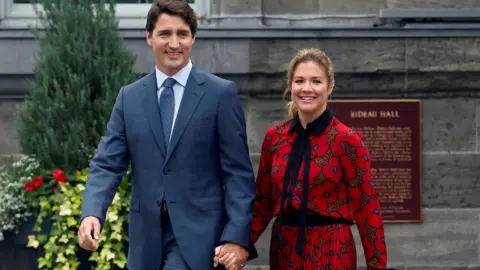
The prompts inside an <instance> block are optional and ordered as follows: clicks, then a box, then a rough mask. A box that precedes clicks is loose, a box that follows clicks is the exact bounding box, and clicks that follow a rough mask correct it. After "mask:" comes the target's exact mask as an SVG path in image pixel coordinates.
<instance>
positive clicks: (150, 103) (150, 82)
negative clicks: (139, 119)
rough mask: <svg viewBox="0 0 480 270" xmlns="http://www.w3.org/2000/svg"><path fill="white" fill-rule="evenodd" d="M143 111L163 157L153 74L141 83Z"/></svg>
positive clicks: (163, 149) (155, 78) (159, 118)
mask: <svg viewBox="0 0 480 270" xmlns="http://www.w3.org/2000/svg"><path fill="white" fill-rule="evenodd" d="M143 88H144V89H143V91H142V93H143V103H142V104H143V105H144V106H143V109H144V110H145V115H146V117H147V118H148V122H149V123H150V127H151V128H152V132H153V136H154V137H155V141H156V142H157V144H158V147H160V150H161V151H162V155H163V157H165V154H166V151H165V144H164V142H163V132H162V119H161V117H160V109H159V108H158V102H157V100H158V99H157V77H156V75H155V72H153V73H151V74H149V75H148V76H147V77H146V78H145V81H144V82H143Z"/></svg>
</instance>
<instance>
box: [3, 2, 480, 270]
mask: <svg viewBox="0 0 480 270" xmlns="http://www.w3.org/2000/svg"><path fill="white" fill-rule="evenodd" d="M135 1H136V0H135ZM135 1H130V2H135ZM19 2H20V1H19ZM119 2H120V1H119ZM122 2H128V0H127V1H125V0H124V1H122ZM131 5H133V6H122V5H119V7H118V12H119V18H120V27H121V29H120V34H121V35H122V36H123V37H124V39H125V42H126V44H127V45H128V46H129V47H130V48H131V49H132V50H133V51H135V52H136V54H137V63H136V70H137V71H138V73H139V74H145V73H148V72H150V71H151V70H152V68H153V57H152V55H151V51H150V49H149V47H148V46H147V44H146V43H145V38H144V31H143V30H142V27H143V26H144V23H145V14H146V10H148V8H147V9H146V8H145V5H142V4H131ZM135 5H138V6H135ZM193 5H194V7H195V8H196V10H197V11H198V12H199V14H201V17H202V20H201V26H200V30H199V32H198V37H197V42H196V44H195V47H194V51H193V59H192V60H193V62H194V63H195V64H197V65H199V66H200V67H202V68H203V69H205V70H207V71H210V72H213V73H216V74H218V75H220V76H223V77H225V78H228V79H231V80H234V81H235V82H236V83H237V86H238V88H239V91H240V94H241V98H242V101H243V105H244V109H245V113H246V119H247V125H248V135H249V145H250V151H251V157H252V162H253V163H254V165H255V169H256V168H257V164H258V158H259V151H260V144H261V141H262V139H263V135H264V133H265V131H266V128H267V127H268V126H270V125H272V124H274V123H276V122H278V121H280V120H282V119H284V118H285V117H286V113H285V110H284V104H285V101H283V100H282V92H283V90H284V88H285V75H286V74H285V72H286V70H287V66H288V62H289V61H290V59H291V57H292V56H293V55H294V53H295V52H296V51H297V50H299V49H301V48H304V47H319V48H321V49H323V50H325V51H326V52H327V53H328V54H329V55H330V56H331V57H332V60H333V63H334V69H335V72H336V88H335V90H334V94H333V98H334V99H410V98H415V99H420V100H421V108H422V111H421V125H422V128H421V134H422V135H421V136H422V138H421V139H422V212H423V221H422V222H421V223H414V224H388V225H386V234H387V243H388V246H389V262H390V266H391V267H395V268H397V269H466V268H469V269H480V252H479V248H480V240H479V239H480V238H479V237H480V225H479V224H480V196H479V195H478V194H477V192H479V191H480V170H479V167H480V156H479V153H480V152H479V151H480V137H479V132H480V100H479V93H480V92H479V91H478V90H479V89H480V23H479V22H478V18H480V12H479V10H480V9H479V8H480V1H477V0H421V1H420V0H401V1H400V0H361V1H358V0H299V1H291V0H196V3H194V4H193ZM127 7H128V8H127ZM132 7H134V8H132ZM27 23H35V17H34V16H33V15H32V13H31V11H30V10H29V9H28V7H27V6H25V5H22V4H20V3H18V2H16V1H14V0H0V127H1V129H0V155H4V156H5V155H9V154H15V153H18V152H19V149H18V145H17V139H16V135H15V129H14V127H13V119H14V110H15V106H17V105H19V104H20V103H21V102H22V100H23V98H24V96H25V94H27V92H28V90H27V88H26V85H25V80H26V79H28V78H29V77H31V76H32V66H33V65H32V64H33V56H34V54H35V52H36V51H37V49H38V48H37V43H36V41H35V40H33V38H32V36H31V34H30V33H29V31H28V29H27V27H26V25H27ZM354 231H355V235H357V233H356V230H355V228H354ZM268 237H269V232H267V233H265V235H264V236H263V237H262V240H261V244H260V252H261V258H260V259H259V260H256V261H254V262H253V263H252V264H254V265H255V267H254V268H257V266H258V267H259V266H261V265H265V264H267V261H268V258H267V252H268V250H267V249H268V242H269V241H268ZM356 237H357V238H356V239H357V246H358V249H357V250H358V254H359V261H360V265H364V259H363V250H362V248H361V246H360V245H359V244H360V241H359V240H358V236H356ZM252 267H253V266H252Z"/></svg>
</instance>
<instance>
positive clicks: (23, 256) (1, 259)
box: [0, 218, 128, 270]
mask: <svg viewBox="0 0 480 270" xmlns="http://www.w3.org/2000/svg"><path fill="white" fill-rule="evenodd" d="M34 223H35V219H34V218H30V219H28V220H27V221H26V222H24V223H23V224H22V225H21V226H20V228H19V233H18V234H15V233H13V232H6V233H5V239H4V240H3V241H1V242H0V270H13V269H15V270H37V269H38V267H37V265H38V263H37V259H38V258H39V257H40V256H41V255H42V250H41V249H34V248H28V247H27V242H28V235H29V234H30V233H31V232H32V231H33V225H34ZM43 229H44V230H45V231H48V230H49V226H48V224H46V226H45V227H44V228H43ZM127 248H128V246H126V247H125V250H127ZM90 254H91V252H89V251H85V250H82V249H80V250H79V252H78V253H77V258H78V259H79V261H80V266H79V267H78V269H77V270H91V269H94V265H93V263H92V262H90V261H89V260H88V258H89V257H90ZM112 270H121V269H118V268H115V269H112Z"/></svg>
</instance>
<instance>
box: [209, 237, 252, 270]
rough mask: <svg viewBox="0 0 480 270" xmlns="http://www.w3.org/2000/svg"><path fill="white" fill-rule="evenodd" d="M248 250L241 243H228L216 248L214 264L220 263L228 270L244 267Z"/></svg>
mask: <svg viewBox="0 0 480 270" xmlns="http://www.w3.org/2000/svg"><path fill="white" fill-rule="evenodd" d="M247 258H248V252H247V250H246V249H245V248H243V247H242V246H240V245H236V244H232V243H226V244H224V245H221V246H218V247H217V248H215V257H214V258H213V266H215V267H217V266H218V265H219V264H222V265H224V266H225V268H226V269H227V270H238V269H242V268H243V267H244V266H245V263H246V262H247Z"/></svg>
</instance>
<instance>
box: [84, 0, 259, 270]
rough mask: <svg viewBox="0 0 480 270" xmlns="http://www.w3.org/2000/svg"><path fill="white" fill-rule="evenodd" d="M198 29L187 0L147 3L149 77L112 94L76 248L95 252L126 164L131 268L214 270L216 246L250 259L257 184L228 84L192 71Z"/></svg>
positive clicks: (237, 104)
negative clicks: (129, 192) (152, 59)
mask: <svg viewBox="0 0 480 270" xmlns="http://www.w3.org/2000/svg"><path fill="white" fill-rule="evenodd" d="M196 30H197V19H196V17H195V13H194V11H193V10H192V8H191V7H190V6H189V5H188V4H187V3H186V1H184V0H157V1H156V2H155V3H154V4H153V5H152V8H151V9H150V11H149V13H148V18H147V24H146V39H147V42H148V44H149V45H150V46H151V47H152V50H153V53H154V55H155V64H156V68H155V72H153V73H151V74H149V75H146V76H145V77H143V78H141V79H139V80H138V81H136V82H134V83H132V84H130V85H127V86H124V87H122V88H121V89H120V92H119V95H118V97H117V100H116V103H115V106H114V108H113V112H112V115H111V118H110V120H109V122H108V125H107V133H106V135H105V137H104V138H103V139H102V140H101V142H100V144H99V146H98V151H97V154H96V155H95V157H94V158H93V159H92V162H91V168H90V174H89V179H88V182H87V185H86V190H85V195H84V198H83V202H82V221H81V224H80V228H79V232H78V236H79V243H80V246H81V247H82V248H84V249H86V250H96V249H97V245H98V244H97V243H98V239H99V237H100V235H99V233H100V230H101V225H102V224H104V223H105V215H106V211H107V209H108V207H109V205H110V204H111V202H112V198H113V196H114V194H115V191H116V189H117V187H118V185H119V183H120V182H121V178H122V176H123V175H125V173H126V171H127V167H128V164H129V162H131V165H132V173H133V180H132V198H131V201H130V224H129V243H130V248H129V251H128V268H129V269H130V270H150V269H152V270H158V269H165V270H170V269H182V270H183V269H193V270H207V269H212V268H213V267H214V266H213V258H214V251H215V248H217V246H219V245H221V246H222V247H221V250H222V252H229V253H234V254H235V255H236V258H237V262H238V264H243V263H245V261H246V258H247V256H248V252H247V251H246V249H247V247H248V245H249V233H250V227H251V221H252V217H253V213H252V203H253V199H254V196H255V187H254V182H255V180H254V174H253V169H252V165H251V163H250V159H249V153H248V147H247V138H246V132H245V129H246V128H245V119H244V115H243V110H242V108H241V105H240V102H239V99H238V96H237V90H236V86H235V84H234V83H233V82H231V81H227V80H223V79H221V78H219V77H216V76H214V75H212V74H209V73H205V72H202V71H200V70H199V69H198V68H197V67H196V66H194V65H192V63H191V61H190V54H191V50H192V45H193V43H194V42H195V33H196ZM237 267H238V265H235V268H237ZM229 268H230V267H229Z"/></svg>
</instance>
